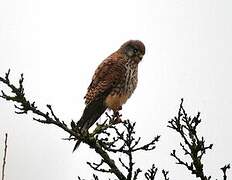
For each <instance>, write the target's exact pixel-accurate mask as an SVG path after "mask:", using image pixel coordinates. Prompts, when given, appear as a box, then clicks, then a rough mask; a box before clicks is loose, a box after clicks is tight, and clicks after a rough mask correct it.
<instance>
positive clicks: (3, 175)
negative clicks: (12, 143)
mask: <svg viewBox="0 0 232 180" xmlns="http://www.w3.org/2000/svg"><path fill="white" fill-rule="evenodd" d="M7 138H8V134H7V133H6V134H5V144H4V145H5V148H4V156H3V163H2V180H4V178H5V166H6V154H7Z"/></svg>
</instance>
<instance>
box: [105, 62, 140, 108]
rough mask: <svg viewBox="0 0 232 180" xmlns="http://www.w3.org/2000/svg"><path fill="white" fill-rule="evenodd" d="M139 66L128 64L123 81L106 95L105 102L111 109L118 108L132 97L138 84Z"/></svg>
mask: <svg viewBox="0 0 232 180" xmlns="http://www.w3.org/2000/svg"><path fill="white" fill-rule="evenodd" d="M137 69H138V67H137V66H132V67H131V66H127V67H126V73H125V76H124V78H123V79H122V81H120V83H119V84H118V85H117V86H116V87H115V88H114V89H113V90H112V92H111V93H110V94H109V95H108V96H107V97H106V100H105V103H106V106H107V107H108V108H109V109H112V110H114V111H116V110H118V109H119V108H120V107H121V106H122V105H123V104H125V103H126V101H127V100H128V99H129V98H130V96H131V95H132V93H133V92H134V90H135V88H136V86H137V81H138V78H137V72H138V70H137Z"/></svg>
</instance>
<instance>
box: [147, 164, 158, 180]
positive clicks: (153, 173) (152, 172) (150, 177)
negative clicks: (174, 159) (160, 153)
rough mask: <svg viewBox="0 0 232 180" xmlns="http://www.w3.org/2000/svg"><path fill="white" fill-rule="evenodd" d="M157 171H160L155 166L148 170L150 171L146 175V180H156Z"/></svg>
mask: <svg viewBox="0 0 232 180" xmlns="http://www.w3.org/2000/svg"><path fill="white" fill-rule="evenodd" d="M157 171H158V168H156V167H155V165H154V164H153V165H152V167H151V169H148V171H147V172H146V173H145V178H146V179H147V180H155V176H156V173H157Z"/></svg>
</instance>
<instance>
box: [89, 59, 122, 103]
mask: <svg viewBox="0 0 232 180" xmlns="http://www.w3.org/2000/svg"><path fill="white" fill-rule="evenodd" d="M118 58H119V57H114V56H110V57H109V58H107V59H105V60H104V61H103V62H102V63H101V64H100V65H99V66H98V68H97V69H96V71H95V73H94V75H93V78H92V82H91V83H90V85H89V87H88V90H87V93H86V95H85V102H86V104H89V103H90V102H92V101H94V100H96V99H98V98H99V97H101V95H103V94H104V96H105V97H106V96H107V95H108V94H110V92H111V90H112V88H114V87H116V86H117V84H118V83H120V81H122V80H123V78H124V77H125V72H126V68H125V66H124V65H123V63H122V62H121V61H120V59H118Z"/></svg>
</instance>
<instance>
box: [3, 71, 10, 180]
mask: <svg viewBox="0 0 232 180" xmlns="http://www.w3.org/2000/svg"><path fill="white" fill-rule="evenodd" d="M8 73H9V72H8ZM7 138H8V134H7V133H6V134H5V144H4V146H5V148H4V156H3V163H2V180H4V178H5V166H6V154H7Z"/></svg>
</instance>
